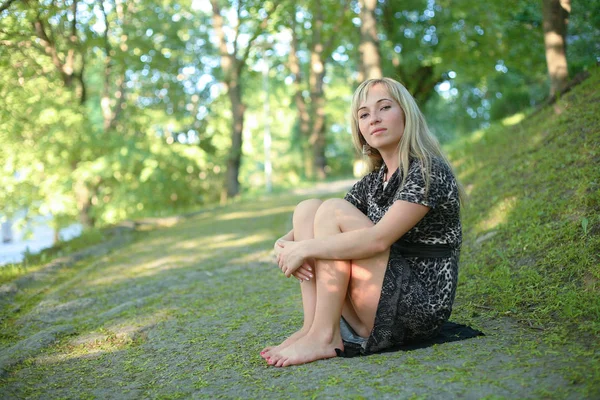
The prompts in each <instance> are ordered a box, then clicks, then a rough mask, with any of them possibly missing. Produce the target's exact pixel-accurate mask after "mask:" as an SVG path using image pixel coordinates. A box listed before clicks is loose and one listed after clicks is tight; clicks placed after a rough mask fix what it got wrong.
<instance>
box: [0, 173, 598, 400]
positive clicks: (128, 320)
mask: <svg viewBox="0 0 600 400" xmlns="http://www.w3.org/2000/svg"><path fill="white" fill-rule="evenodd" d="M351 183H352V182H351V181H345V182H344V183H343V184H342V183H339V184H331V183H328V184H326V185H324V186H322V187H317V188H316V189H315V190H313V191H304V192H298V193H296V194H290V195H279V196H277V197H265V198H262V199H259V201H246V202H241V203H235V204H231V205H229V206H226V207H218V208H215V209H210V210H205V211H204V212H200V213H196V214H190V215H188V216H186V217H181V218H171V219H161V220H155V221H154V222H155V226H154V229H151V230H147V231H146V230H145V231H143V232H137V233H134V232H129V233H127V232H126V233H121V236H118V238H117V239H116V243H113V246H112V247H111V246H109V247H106V246H105V249H104V251H97V252H91V253H90V255H89V256H87V257H86V258H81V259H79V260H72V262H70V263H68V262H65V263H63V264H54V267H53V268H49V269H47V270H46V271H40V273H38V274H37V275H35V276H31V277H28V279H22V280H21V281H20V282H19V284H18V285H13V286H12V288H10V287H6V286H5V287H4V289H1V288H0V305H1V306H2V313H1V315H2V321H1V322H2V336H1V337H0V340H1V341H0V343H1V344H2V348H1V349H0V398H79V397H86V398H102V399H111V398H118V399H123V398H125V399H127V398H132V399H133V398H177V397H180V398H211V399H212V398H264V397H271V398H336V399H337V398H368V399H370V398H377V399H380V398H382V399H398V398H427V399H447V398H465V399H479V398H557V399H558V398H560V399H565V398H566V399H569V398H570V399H581V398H598V396H600V388H599V387H598V385H597V382H598V376H590V374H591V373H590V371H592V370H594V365H595V364H596V363H597V362H598V354H596V353H595V352H594V351H593V350H589V349H587V348H586V347H585V345H580V344H576V343H573V344H570V345H565V344H564V343H563V342H561V341H558V340H555V339H554V338H553V337H552V333H549V332H545V331H540V330H535V329H529V328H526V327H523V326H521V325H519V324H518V323H516V322H515V320H514V319H512V318H509V317H507V316H498V315H494V314H493V313H489V312H485V311H486V310H482V313H473V312H472V311H466V310H467V309H469V310H472V308H467V307H461V302H462V301H463V300H462V299H461V297H460V287H459V289H458V297H457V304H456V307H455V312H454V314H453V317H452V320H454V321H455V322H460V323H466V324H469V325H471V326H473V327H474V328H477V329H480V330H482V331H483V332H485V334H486V336H484V337H479V338H474V339H469V340H464V341H458V342H453V343H446V344H441V345H435V346H431V347H427V348H423V349H418V350H412V351H398V352H391V353H384V354H377V355H372V356H369V357H358V358H351V359H345V358H334V359H330V360H324V361H320V362H316V363H312V364H308V365H302V366H297V367H292V368H287V369H276V368H272V367H268V366H266V365H265V363H264V361H263V360H262V359H261V358H260V357H259V355H258V353H259V351H260V350H261V349H262V348H263V346H264V345H266V344H270V343H276V342H278V341H281V340H283V339H284V338H285V337H286V335H289V334H290V333H291V332H293V331H294V329H295V328H296V327H298V326H299V324H300V323H301V310H300V306H299V294H298V290H297V289H298V288H297V285H298V284H297V283H296V282H295V281H293V280H289V279H288V280H286V279H285V278H283V277H282V276H281V275H280V274H278V273H277V272H278V271H277V269H276V268H275V267H274V262H273V256H272V254H271V248H272V243H273V241H274V240H275V239H276V238H277V237H278V236H279V235H281V234H282V232H285V231H286V230H287V229H289V224H290V215H291V212H292V210H293V208H294V205H295V204H296V203H297V202H298V201H300V200H302V199H304V198H306V197H307V196H315V195H317V196H321V197H323V198H326V197H330V196H331V195H333V194H338V195H339V194H341V192H343V191H344V190H346V189H347V187H348V186H349V185H350V184H351ZM150 223H151V222H147V223H146V224H145V225H141V226H142V227H146V228H147V227H148V224H150ZM3 290H4V291H3ZM557 343H560V345H557ZM590 382H591V383H590ZM594 382H596V383H594Z"/></svg>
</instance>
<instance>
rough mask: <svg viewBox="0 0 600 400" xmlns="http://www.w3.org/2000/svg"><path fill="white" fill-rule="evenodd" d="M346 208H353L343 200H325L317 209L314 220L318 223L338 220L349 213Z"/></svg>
mask: <svg viewBox="0 0 600 400" xmlns="http://www.w3.org/2000/svg"><path fill="white" fill-rule="evenodd" d="M348 207H354V206H353V205H352V204H350V203H348V202H347V201H346V200H344V199H335V198H334V199H327V200H325V201H324V202H323V203H322V204H321V206H320V207H319V209H318V210H317V214H316V217H315V219H316V220H318V221H322V220H331V219H336V220H337V219H339V217H340V216H342V215H345V214H347V213H349V212H350V209H349V208H348Z"/></svg>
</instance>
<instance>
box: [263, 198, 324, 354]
mask: <svg viewBox="0 0 600 400" xmlns="http://www.w3.org/2000/svg"><path fill="white" fill-rule="evenodd" d="M322 203H323V202H322V201H321V200H318V199H310V200H305V201H303V202H301V203H299V204H298V205H297V206H296V209H295V210H294V216H293V219H292V225H293V228H294V241H301V240H307V239H312V238H313V237H314V221H315V214H316V213H317V209H318V208H319V207H320V206H321V204H322ZM311 266H312V268H313V271H314V270H315V265H314V261H313V262H312V265H311ZM300 292H301V293H302V309H303V311H304V323H303V324H302V328H300V329H299V330H298V331H296V332H295V333H294V334H292V335H291V336H290V337H288V338H287V339H286V340H284V341H283V342H282V343H281V344H280V345H279V346H276V347H270V346H269V347H266V348H265V349H263V351H261V352H260V355H261V356H262V357H263V358H264V359H265V360H268V359H269V357H270V356H271V354H272V352H275V351H279V350H281V349H283V348H285V347H287V346H288V345H290V344H292V343H294V342H295V341H296V340H298V339H299V338H300V337H302V336H304V335H305V334H306V333H307V332H308V331H309V329H310V326H311V325H312V321H313V318H314V315H315V301H316V287H315V279H314V278H313V279H311V280H309V281H303V282H302V284H301V285H300Z"/></svg>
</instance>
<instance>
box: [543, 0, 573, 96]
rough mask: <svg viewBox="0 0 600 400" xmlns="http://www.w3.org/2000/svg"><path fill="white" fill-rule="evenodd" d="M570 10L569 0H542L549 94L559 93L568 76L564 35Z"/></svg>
mask: <svg viewBox="0 0 600 400" xmlns="http://www.w3.org/2000/svg"><path fill="white" fill-rule="evenodd" d="M570 12H571V4H570V0H543V4H542V14H543V17H544V44H545V47H546V62H547V64H548V74H549V75H550V96H554V95H555V94H556V93H560V91H561V90H562V89H563V88H564V87H565V86H566V85H567V82H568V78H569V71H568V68H567V52H566V42H565V36H566V33H567V23H568V20H569V13H570Z"/></svg>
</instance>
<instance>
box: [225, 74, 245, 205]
mask: <svg viewBox="0 0 600 400" xmlns="http://www.w3.org/2000/svg"><path fill="white" fill-rule="evenodd" d="M228 86H229V90H228V91H227V93H228V95H229V101H230V102H231V110H232V112H233V120H232V125H231V150H230V151H229V156H228V157H227V182H226V186H227V197H234V196H236V195H237V194H238V193H239V192H240V181H239V174H240V165H241V162H242V132H243V130H244V113H245V111H246V106H245V105H244V103H242V91H241V88H240V86H239V78H238V77H237V76H236V77H235V78H234V77H231V81H230V83H229V85H228Z"/></svg>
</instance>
